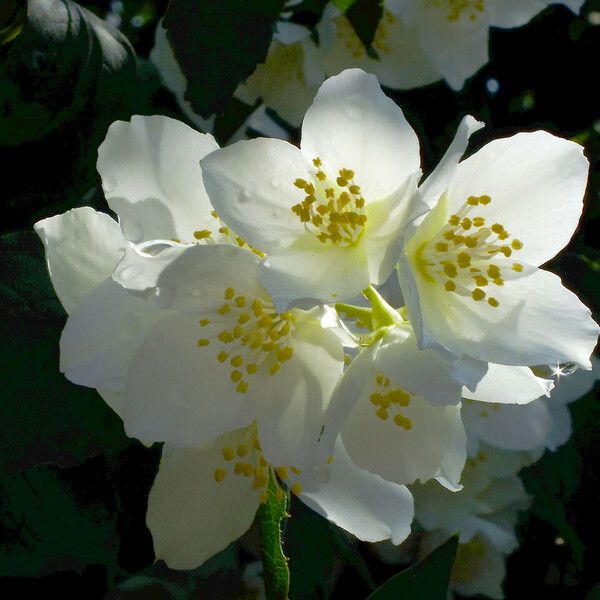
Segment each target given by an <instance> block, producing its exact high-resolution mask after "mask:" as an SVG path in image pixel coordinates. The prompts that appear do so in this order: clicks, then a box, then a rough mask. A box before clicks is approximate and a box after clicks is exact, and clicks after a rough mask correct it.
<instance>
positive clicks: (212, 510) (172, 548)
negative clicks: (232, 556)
mask: <svg viewBox="0 0 600 600" xmlns="http://www.w3.org/2000/svg"><path fill="white" fill-rule="evenodd" d="M245 437H246V430H238V431H234V432H232V433H229V434H226V435H223V436H221V437H220V438H218V439H217V440H215V441H214V442H211V443H209V444H206V445H205V446H201V447H199V448H194V449H192V448H182V449H178V448H171V447H169V446H165V448H164V449H163V457H162V460H161V464H160V468H159V470H158V474H157V476H156V479H155V480H154V484H153V486H152V489H151V490H150V495H149V497H148V512H147V514H146V523H147V525H148V528H149V529H150V532H151V533H152V538H153V541H154V553H155V555H156V559H157V560H158V559H163V560H164V561H165V562H166V563H167V565H168V566H169V567H171V568H172V569H193V568H195V567H198V566H199V565H201V564H202V563H203V562H205V561H206V560H207V559H209V558H210V557H211V556H213V555H215V554H217V553H218V552H220V551H221V550H223V549H225V548H226V547H227V546H228V545H229V544H230V543H231V542H233V541H234V540H236V539H237V538H239V537H240V536H241V535H242V534H244V533H245V532H246V531H247V530H248V528H249V527H250V525H251V524H252V521H253V520H254V515H255V514H256V510H257V509H258V506H259V493H260V490H256V489H254V488H253V486H252V479H251V478H249V477H244V476H242V475H235V474H234V473H233V470H232V469H231V468H229V464H230V463H229V464H227V463H225V461H224V459H223V456H222V455H221V449H222V448H223V447H226V446H229V447H233V448H236V447H237V446H238V444H240V443H243V442H244V439H245ZM216 469H224V471H225V470H226V475H225V478H224V479H223V480H222V481H221V482H217V481H216V480H215V471H216Z"/></svg>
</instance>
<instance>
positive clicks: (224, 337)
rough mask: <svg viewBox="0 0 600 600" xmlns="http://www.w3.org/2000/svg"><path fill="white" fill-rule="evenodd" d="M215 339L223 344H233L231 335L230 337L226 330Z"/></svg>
mask: <svg viewBox="0 0 600 600" xmlns="http://www.w3.org/2000/svg"><path fill="white" fill-rule="evenodd" d="M217 337H218V338H219V340H221V341H222V342H223V343H224V344H229V343H230V342H233V335H231V333H229V331H226V330H225V331H221V332H220V333H219V335H218V336H217Z"/></svg>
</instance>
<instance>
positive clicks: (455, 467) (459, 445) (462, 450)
mask: <svg viewBox="0 0 600 600" xmlns="http://www.w3.org/2000/svg"><path fill="white" fill-rule="evenodd" d="M451 432H452V436H451V439H450V445H449V447H448V451H447V452H446V454H445V455H444V458H443V459H442V463H441V465H440V468H439V469H438V472H437V475H436V477H435V479H436V481H437V482H438V483H439V484H440V485H442V486H444V487H445V488H446V489H448V490H450V491H451V492H459V491H460V490H461V489H462V487H463V486H462V484H461V483H460V481H461V475H462V472H463V469H464V466H465V462H466V460H467V436H466V433H465V428H464V426H463V422H462V419H461V413H460V412H458V411H457V412H456V413H455V415H454V425H453V426H452V427H451Z"/></svg>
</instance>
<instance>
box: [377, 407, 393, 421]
mask: <svg viewBox="0 0 600 600" xmlns="http://www.w3.org/2000/svg"><path fill="white" fill-rule="evenodd" d="M375 414H376V415H377V416H378V417H379V418H380V419H382V420H383V421H385V420H386V419H388V418H389V416H390V413H389V412H388V411H387V409H385V408H383V407H382V408H379V409H377V411H376V413H375Z"/></svg>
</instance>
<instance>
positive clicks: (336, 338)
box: [36, 117, 413, 568]
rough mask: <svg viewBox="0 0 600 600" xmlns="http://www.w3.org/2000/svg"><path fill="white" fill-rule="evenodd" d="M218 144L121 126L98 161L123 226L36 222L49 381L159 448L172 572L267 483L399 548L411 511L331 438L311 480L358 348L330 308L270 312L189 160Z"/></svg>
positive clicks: (234, 532)
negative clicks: (51, 321) (86, 398)
mask: <svg viewBox="0 0 600 600" xmlns="http://www.w3.org/2000/svg"><path fill="white" fill-rule="evenodd" d="M215 147H216V144H215V142H214V140H213V139H212V138H211V137H210V136H206V135H202V134H198V133H196V132H194V131H193V130H191V129H190V128H189V127H187V126H185V125H183V124H181V123H178V122H177V121H174V120H172V119H168V118H165V117H135V118H134V119H132V121H131V123H123V122H117V123H115V124H113V126H112V127H111V128H110V130H109V132H108V135H107V138H106V140H105V142H104V143H103V145H102V146H101V148H100V151H99V160H98V168H99V171H100V174H101V176H102V180H103V187H104V189H105V193H106V195H107V199H108V202H109V204H110V206H111V207H112V208H113V209H114V210H115V211H116V212H117V214H118V215H119V223H117V222H115V221H113V220H112V219H111V218H110V217H108V216H107V215H104V214H102V213H98V212H95V211H93V210H92V209H89V208H82V209H75V210H72V211H69V212H67V213H65V214H64V215H59V216H56V217H52V218H49V219H45V220H43V221H40V222H39V223H37V224H36V231H37V232H38V234H39V235H40V237H41V238H42V240H43V241H44V243H45V247H46V255H47V260H48V266H49V270H50V274H51V278H52V282H53V284H54V286H55V289H56V291H57V294H58V295H59V298H60V299H61V301H62V302H63V304H64V306H65V308H66V309H67V312H68V313H69V318H68V321H67V324H66V327H65V330H64V332H63V335H62V338H61V363H60V364H61V370H62V371H63V372H64V373H65V374H66V376H67V377H68V378H69V379H70V380H71V381H74V382H75V383H79V384H81V385H86V386H88V387H93V388H96V389H97V390H98V391H99V392H100V393H101V394H102V396H103V397H104V398H105V400H106V401H107V403H108V404H109V405H110V406H111V407H112V408H113V409H114V410H115V411H116V412H117V413H118V414H119V415H120V416H121V418H122V419H123V421H124V424H125V429H126V431H127V433H128V434H129V435H131V436H134V437H138V438H139V439H141V440H142V441H144V442H153V441H164V442H166V444H165V447H164V456H163V461H162V463H161V467H160V469H159V473H158V475H157V479H156V482H155V485H154V487H153V489H152V491H151V494H150V499H149V509H148V516H147V521H148V525H149V527H150V530H151V532H152V534H153V537H154V544H155V550H156V554H157V557H161V558H164V559H165V560H166V561H167V563H168V564H169V565H171V566H173V567H177V568H191V567H193V566H196V565H198V564H201V563H202V562H204V561H205V560H206V559H207V558H209V557H210V556H212V555H213V554H215V553H216V552H218V551H220V550H221V549H223V548H224V547H226V546H227V545H228V544H229V543H230V542H231V541H233V540H234V539H236V538H237V537H239V536H240V535H242V534H243V533H244V532H245V531H246V529H247V528H248V527H249V526H250V524H251V522H252V519H253V517H254V513H255V512H256V509H257V507H258V506H259V504H260V502H261V501H264V495H265V489H266V485H267V483H268V481H269V477H270V474H273V476H275V474H276V476H277V477H278V479H279V480H280V481H282V482H285V484H287V485H288V487H289V488H290V490H291V491H292V492H293V493H295V494H297V495H299V496H300V497H301V498H302V500H303V501H304V502H306V503H307V504H308V505H309V506H311V507H313V508H314V509H315V510H317V511H319V512H320V513H321V514H323V515H324V516H326V517H327V518H329V519H331V520H334V521H335V522H336V523H338V524H339V525H340V526H342V527H345V528H347V529H348V530H349V531H351V532H352V533H354V534H355V535H357V536H359V537H360V538H361V539H365V540H371V541H375V540H381V539H388V538H391V539H392V540H393V541H394V542H395V543H399V542H400V541H402V540H403V539H404V538H405V537H406V536H407V535H408V533H409V531H410V523H411V521H412V515H413V507H412V498H411V496H410V494H409V493H408V490H407V489H406V488H405V487H404V486H402V485H397V484H394V483H390V482H386V481H384V480H383V479H381V478H380V477H378V476H376V475H373V474H371V473H368V472H367V471H364V470H362V469H360V468H358V467H357V466H356V465H355V464H354V463H353V462H352V461H351V460H350V458H349V457H348V455H347V453H346V452H345V450H344V447H343V444H342V442H341V440H338V441H337V442H336V444H335V448H334V449H333V450H332V453H331V457H329V460H328V462H329V463H330V464H329V468H328V472H327V473H321V472H320V471H319V470H318V469H315V466H316V463H315V460H314V457H313V455H314V452H315V449H316V443H317V439H318V436H319V433H320V431H321V429H322V425H323V422H324V418H325V416H324V415H325V411H326V409H327V404H328V402H329V398H330V396H331V392H332V390H333V387H334V386H335V384H336V382H337V379H338V378H339V376H340V375H341V372H342V365H343V352H342V341H344V342H346V343H350V344H351V343H353V341H352V339H351V338H350V337H349V335H348V333H347V332H346V331H345V329H344V328H342V327H340V324H339V321H338V320H337V317H336V315H335V312H334V311H333V310H332V309H331V308H329V307H326V306H316V307H314V308H312V309H310V310H300V309H297V308H296V309H294V308H292V309H290V310H289V311H286V312H283V313H279V312H277V311H276V310H275V309H274V307H273V305H272V302H271V299H270V296H269V294H268V292H267V291H266V290H265V289H264V288H263V287H262V286H261V285H260V283H259V282H258V279H257V271H258V263H259V260H260V257H261V256H262V253H261V252H260V251H258V250H256V249H254V248H251V247H249V246H248V245H247V244H246V243H245V242H244V241H243V240H242V239H241V238H239V237H238V236H236V235H235V234H234V233H233V232H232V231H231V230H230V229H229V228H228V227H227V226H226V225H224V224H223V223H222V222H221V221H220V220H219V219H218V217H217V216H216V213H214V209H212V206H211V205H210V202H209V200H208V197H207V196H206V194H205V192H204V188H203V185H202V180H201V174H200V171H199V169H198V161H199V159H200V158H201V157H202V156H203V155H204V154H205V153H206V152H208V151H211V150H214V148H215ZM198 177H200V179H198ZM124 234H125V235H124ZM348 497H352V498H353V501H352V503H350V504H348V502H347V500H346V499H347V498H348Z"/></svg>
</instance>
